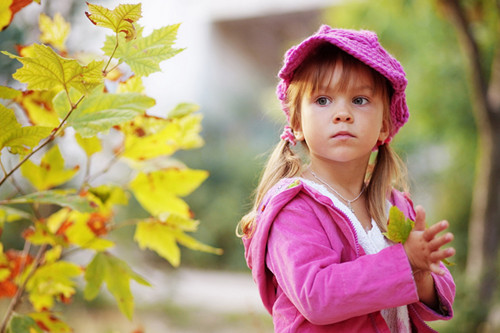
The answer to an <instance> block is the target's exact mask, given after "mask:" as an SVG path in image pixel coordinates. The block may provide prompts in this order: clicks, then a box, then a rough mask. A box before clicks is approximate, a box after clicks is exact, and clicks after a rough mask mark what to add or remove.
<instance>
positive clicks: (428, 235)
mask: <svg viewBox="0 0 500 333" xmlns="http://www.w3.org/2000/svg"><path fill="white" fill-rule="evenodd" d="M415 225H416V222H415ZM448 227H449V223H448V221H441V222H439V223H436V224H434V225H431V226H430V227H429V228H428V229H426V230H425V231H424V235H423V236H424V239H425V240H426V241H427V242H430V241H431V240H432V239H433V238H434V237H436V235H437V234H439V233H440V232H441V231H443V230H445V229H446V228H448Z"/></svg>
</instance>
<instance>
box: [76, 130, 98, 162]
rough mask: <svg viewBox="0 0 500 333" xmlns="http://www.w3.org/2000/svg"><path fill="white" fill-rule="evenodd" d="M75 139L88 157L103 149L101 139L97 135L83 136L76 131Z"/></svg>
mask: <svg viewBox="0 0 500 333" xmlns="http://www.w3.org/2000/svg"><path fill="white" fill-rule="evenodd" d="M75 139H76V142H78V144H79V145H80V147H82V149H83V150H84V151H85V153H86V154H87V156H88V157H90V156H92V155H93V154H95V153H97V152H99V151H101V150H102V145H101V140H99V138H97V137H96V136H92V137H90V138H83V137H82V136H81V135H80V134H79V133H75Z"/></svg>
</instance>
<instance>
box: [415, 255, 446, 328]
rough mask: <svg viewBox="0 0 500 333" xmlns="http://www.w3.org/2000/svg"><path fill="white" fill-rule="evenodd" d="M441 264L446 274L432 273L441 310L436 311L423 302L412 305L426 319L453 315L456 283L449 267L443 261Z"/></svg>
mask: <svg viewBox="0 0 500 333" xmlns="http://www.w3.org/2000/svg"><path fill="white" fill-rule="evenodd" d="M440 265H441V268H443V269H444V270H445V271H446V273H445V275H443V276H441V275H437V274H434V273H432V277H433V278H434V285H435V289H436V293H437V295H438V299H439V308H440V312H436V311H435V310H433V309H431V308H429V307H428V306H427V305H425V304H424V303H422V302H417V303H415V304H412V305H411V306H412V308H413V309H414V310H415V311H416V313H417V314H418V316H419V317H420V318H421V319H422V320H424V321H433V320H449V319H451V318H452V317H453V308H452V305H453V301H454V299H455V283H454V281H453V277H452V276H451V274H450V272H449V271H448V269H447V268H446V267H445V266H444V265H443V264H442V263H441V264H440Z"/></svg>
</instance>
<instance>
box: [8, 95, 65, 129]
mask: <svg viewBox="0 0 500 333" xmlns="http://www.w3.org/2000/svg"><path fill="white" fill-rule="evenodd" d="M55 94H56V92H55V91H54V90H42V91H34V90H28V91H24V92H22V94H21V96H18V97H17V98H16V99H15V101H16V102H17V103H18V104H19V106H21V108H22V109H23V111H24V113H25V114H26V116H27V117H28V118H29V120H30V122H31V123H32V124H33V125H39V126H46V127H50V128H56V127H57V126H59V123H60V120H59V117H58V116H57V114H56V112H55V110H54V107H53V106H52V102H51V101H52V99H53V98H54V96H55Z"/></svg>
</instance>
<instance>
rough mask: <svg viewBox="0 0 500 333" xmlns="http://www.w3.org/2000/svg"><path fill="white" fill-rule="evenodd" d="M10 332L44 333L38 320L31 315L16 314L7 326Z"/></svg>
mask: <svg viewBox="0 0 500 333" xmlns="http://www.w3.org/2000/svg"><path fill="white" fill-rule="evenodd" d="M7 332H9V333H33V332H37V333H42V330H41V329H40V327H38V325H37V323H36V321H35V320H34V319H33V318H31V317H29V316H19V315H14V316H12V319H11V320H10V323H9V326H8V328H7Z"/></svg>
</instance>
